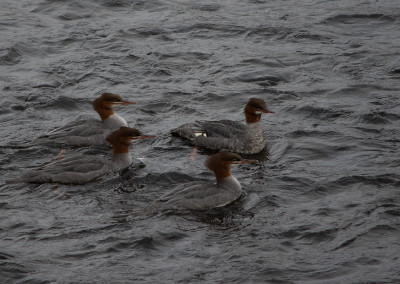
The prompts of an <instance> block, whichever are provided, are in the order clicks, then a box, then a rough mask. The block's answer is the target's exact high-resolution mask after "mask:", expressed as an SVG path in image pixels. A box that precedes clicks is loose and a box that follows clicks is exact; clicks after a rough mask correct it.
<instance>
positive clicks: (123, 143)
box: [8, 127, 156, 184]
mask: <svg viewBox="0 0 400 284" xmlns="http://www.w3.org/2000/svg"><path fill="white" fill-rule="evenodd" d="M153 137H156V136H145V135H143V134H142V133H140V131H139V130H137V129H135V128H129V127H120V129H119V130H117V131H114V132H112V133H110V134H109V135H108V136H107V138H106V140H107V142H108V143H110V144H111V145H112V146H113V159H112V160H106V159H103V158H100V157H96V156H90V155H79V156H75V157H70V158H66V159H63V160H60V161H56V162H53V163H50V164H47V165H45V166H42V167H39V168H37V169H35V170H32V171H30V172H28V173H27V174H25V175H24V176H22V177H20V178H17V179H14V180H10V181H8V183H24V182H28V183H45V182H54V183H67V184H68V183H75V184H84V183H87V182H89V181H92V180H94V179H95V178H97V177H99V176H101V175H103V174H106V173H110V172H113V171H119V170H121V169H123V168H126V167H128V166H129V165H130V164H131V163H132V158H131V156H130V155H129V144H130V142H131V141H132V140H139V139H147V138H153Z"/></svg>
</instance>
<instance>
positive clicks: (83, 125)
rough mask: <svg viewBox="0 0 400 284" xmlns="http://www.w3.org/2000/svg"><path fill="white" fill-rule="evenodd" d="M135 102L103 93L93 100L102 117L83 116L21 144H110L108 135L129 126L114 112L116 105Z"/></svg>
mask: <svg viewBox="0 0 400 284" xmlns="http://www.w3.org/2000/svg"><path fill="white" fill-rule="evenodd" d="M132 104H136V103H134V102H129V101H125V100H123V99H122V97H121V96H119V95H116V94H111V93H103V94H102V95H101V96H100V97H98V98H97V99H95V100H94V101H93V109H94V110H95V111H96V112H97V113H98V114H99V116H100V119H101V120H98V119H94V118H91V117H86V116H81V117H79V118H78V119H76V120H73V121H71V122H69V123H67V124H66V125H64V126H63V127H60V128H57V129H55V130H53V131H51V132H50V133H48V134H46V135H43V136H40V137H39V138H37V139H35V140H33V141H31V142H29V143H25V144H21V145H19V146H24V147H29V146H33V145H39V144H55V145H68V146H79V147H83V146H91V145H108V143H107V142H106V140H105V138H106V136H107V135H108V134H109V133H110V132H112V131H115V130H118V129H119V127H121V126H125V127H128V124H127V123H126V121H125V119H123V118H122V117H120V116H119V115H117V114H116V113H115V112H114V107H116V106H124V105H132Z"/></svg>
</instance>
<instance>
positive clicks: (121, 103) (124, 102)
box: [117, 101, 136, 106]
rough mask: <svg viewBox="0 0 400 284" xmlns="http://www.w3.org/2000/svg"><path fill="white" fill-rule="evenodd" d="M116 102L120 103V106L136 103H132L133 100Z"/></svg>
mask: <svg viewBox="0 0 400 284" xmlns="http://www.w3.org/2000/svg"><path fill="white" fill-rule="evenodd" d="M117 104H120V105H122V106H125V105H135V104H136V103H134V102H127V101H123V102H118V103H117Z"/></svg>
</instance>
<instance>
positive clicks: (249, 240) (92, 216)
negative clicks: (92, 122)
mask: <svg viewBox="0 0 400 284" xmlns="http://www.w3.org/2000/svg"><path fill="white" fill-rule="evenodd" d="M399 15H400V5H399V3H398V1H397V0H386V1H370V0H355V1H314V0H308V1H306V0H304V1H293V0H289V1H162V0H160V1H155V0H148V1H132V0H130V1H127V0H115V1H112V0H102V1H94V0H92V1H90V0H84V1H56V0H53V1H45V0H41V1H38V0H34V1H28V0H20V1H11V0H4V1H3V2H2V8H1V11H0V26H1V36H2V40H1V43H0V88H1V97H0V101H1V106H0V123H1V126H2V127H1V128H0V134H1V136H2V140H1V143H0V145H1V147H0V153H1V155H0V173H1V185H0V196H1V199H0V209H1V217H0V220H1V221H0V282H1V283H178V282H179V283H201V282H205V283H400V272H399V267H400V263H399V253H400V249H399V248H400V246H399V239H400V238H399V235H400V233H399V230H400V222H399V216H400V197H399V190H400V174H399V165H400V158H399V154H398V153H399V142H400V140H399V132H400V127H399V120H400V114H399V113H400V99H399V89H400V80H399V79H400V59H399V54H400V52H399V50H400V41H399V38H400V16H399ZM104 91H108V92H113V93H117V94H119V95H121V96H122V97H123V98H125V99H129V100H132V101H136V102H137V103H138V104H137V105H135V106H129V107H124V108H120V109H118V110H117V111H118V113H119V114H120V115H121V116H123V117H124V118H125V119H126V120H127V122H128V123H129V124H130V125H131V126H135V127H137V128H139V129H140V130H141V131H142V132H144V133H148V134H156V135H158V137H157V138H156V139H148V140H143V141H141V142H138V143H135V144H134V145H132V147H131V152H132V155H133V156H134V157H136V158H140V159H141V160H142V162H143V163H144V164H145V167H142V168H140V167H137V166H132V167H130V168H129V169H126V170H124V171H122V172H121V173H114V174H110V175H107V176H104V177H102V178H101V179H100V180H98V181H95V182H92V183H89V184H87V185H84V186H82V185H81V186H76V185H75V186H74V185H52V184H43V185H37V184H36V185H32V184H16V185H9V184H5V183H4V182H5V181H6V180H8V179H12V178H16V177H18V176H20V175H22V174H23V173H25V172H26V171H28V170H29V169H31V168H33V167H35V166H38V165H42V164H44V163H47V162H49V161H51V160H52V159H53V158H54V157H55V156H56V155H57V154H58V153H59V152H60V148H57V147H47V146H35V147H31V148H26V149H21V148H15V147H13V146H12V145H13V143H22V142H27V141H30V140H32V139H34V138H36V137H37V136H39V135H40V134H43V133H46V132H47V131H50V130H52V129H54V128H56V127H59V126H62V125H64V124H65V123H66V122H67V121H69V120H71V119H73V118H75V117H77V116H78V115H80V114H82V113H84V114H92V115H93V116H94V117H95V116H96V114H95V113H93V111H92V109H91V101H92V100H93V99H94V98H95V97H96V96H97V95H98V94H99V93H100V92H104ZM251 97H259V98H263V99H264V100H266V102H267V104H268V106H269V108H270V109H271V110H274V111H275V112H276V114H275V115H273V114H271V115H264V116H263V118H262V124H263V127H264V130H265V131H266V133H267V137H268V141H269V142H268V151H265V152H263V153H260V154H258V155H253V158H258V159H259V160H260V161H261V162H260V163H259V164H256V165H246V166H243V167H240V168H236V169H235V170H234V171H233V173H234V175H235V176H236V177H237V178H238V180H239V181H240V182H241V183H242V186H243V189H244V192H243V195H242V196H241V198H240V199H239V200H238V201H236V202H235V203H233V204H231V205H229V206H226V207H224V208H220V209H215V210H210V211H206V212H166V213H162V214H158V215H155V216H141V217H137V216H133V215H132V214H130V212H131V210H135V209H138V208H140V207H143V206H146V205H148V204H150V203H151V202H152V201H153V200H155V199H156V198H157V197H159V196H161V195H162V194H164V193H165V192H167V191H169V190H171V189H172V188H173V187H174V186H176V185H179V184H181V183H184V182H186V181H189V180H195V179H213V174H212V173H211V172H209V171H207V170H206V168H205V167H204V165H203V163H204V161H205V159H206V158H207V156H208V154H209V153H207V152H200V153H199V154H198V155H197V156H196V160H195V161H191V160H190V155H191V151H192V149H191V148H190V147H189V146H188V145H187V144H186V143H185V142H182V141H181V140H179V139H176V138H174V137H171V136H170V135H169V134H168V130H170V129H172V128H174V127H177V126H179V125H181V124H182V123H184V122H191V121H195V120H198V119H207V120H211V119H232V120H238V121H243V120H244V116H243V108H244V105H245V104H246V102H247V100H248V99H249V98H251ZM77 153H86V154H93V155H103V156H110V153H109V150H108V149H104V148H95V147H89V148H75V149H73V148H72V149H71V148H67V155H74V154H77Z"/></svg>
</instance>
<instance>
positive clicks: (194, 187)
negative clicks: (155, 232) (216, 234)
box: [134, 150, 257, 215]
mask: <svg viewBox="0 0 400 284" xmlns="http://www.w3.org/2000/svg"><path fill="white" fill-rule="evenodd" d="M255 162H257V160H245V159H243V158H242V157H240V156H239V155H238V154H235V153H231V152H228V151H225V150H221V151H220V152H219V153H217V154H214V155H212V156H210V157H209V158H208V159H207V161H206V163H205V165H206V167H207V168H208V169H209V170H211V171H213V172H214V174H215V178H216V179H217V183H216V184H214V183H212V182H204V181H193V182H189V183H186V184H183V185H180V186H178V187H176V188H175V189H173V190H172V191H171V192H169V193H167V194H165V195H163V196H161V197H160V198H159V199H157V200H156V201H155V202H154V203H152V204H150V205H149V206H147V207H145V208H143V209H141V210H137V211H134V213H137V214H140V215H142V214H146V213H155V212H158V211H162V210H170V209H171V210H186V209H188V210H208V209H211V208H215V207H221V206H224V205H227V204H229V203H231V202H233V201H234V200H236V199H237V198H239V196H240V195H241V194H242V187H241V185H240V183H239V181H238V180H237V179H236V178H235V177H234V176H232V175H231V171H230V168H231V167H232V166H238V165H242V164H248V163H255Z"/></svg>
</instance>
